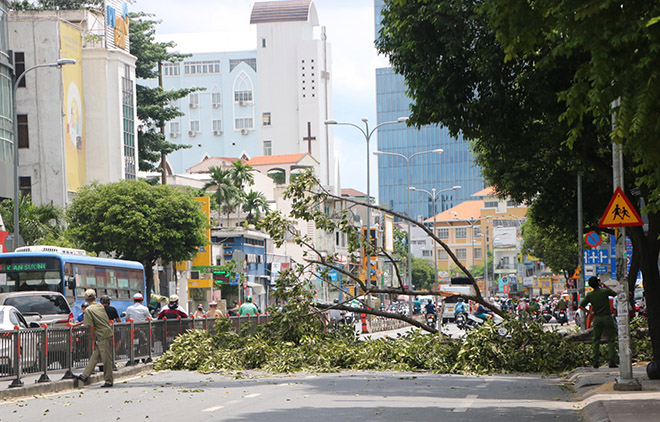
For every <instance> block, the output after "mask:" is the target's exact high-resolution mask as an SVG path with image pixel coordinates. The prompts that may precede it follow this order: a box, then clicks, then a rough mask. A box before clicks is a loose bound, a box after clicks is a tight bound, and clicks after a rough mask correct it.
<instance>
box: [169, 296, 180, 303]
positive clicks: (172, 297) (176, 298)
mask: <svg viewBox="0 0 660 422" xmlns="http://www.w3.org/2000/svg"><path fill="white" fill-rule="evenodd" d="M178 301H179V296H177V295H170V302H178Z"/></svg>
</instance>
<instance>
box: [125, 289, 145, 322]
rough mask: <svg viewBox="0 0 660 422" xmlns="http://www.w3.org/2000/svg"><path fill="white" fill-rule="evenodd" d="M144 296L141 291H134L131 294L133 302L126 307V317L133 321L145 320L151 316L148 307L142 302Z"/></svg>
mask: <svg viewBox="0 0 660 422" xmlns="http://www.w3.org/2000/svg"><path fill="white" fill-rule="evenodd" d="M143 300H144V297H143V296H142V293H135V294H134V295H133V304H132V305H131V306H129V307H128V308H126V319H127V320H129V319H132V320H133V322H145V321H146V320H147V319H148V318H151V313H149V308H147V307H146V306H144V305H143V304H142V301H143Z"/></svg>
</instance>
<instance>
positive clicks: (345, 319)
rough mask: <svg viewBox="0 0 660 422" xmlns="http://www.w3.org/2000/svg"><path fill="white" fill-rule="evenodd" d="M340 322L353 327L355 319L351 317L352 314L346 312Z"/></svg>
mask: <svg viewBox="0 0 660 422" xmlns="http://www.w3.org/2000/svg"><path fill="white" fill-rule="evenodd" d="M341 322H343V323H344V324H346V325H353V323H354V322H355V317H354V316H353V312H346V313H345V314H344V317H343V318H342V320H341Z"/></svg>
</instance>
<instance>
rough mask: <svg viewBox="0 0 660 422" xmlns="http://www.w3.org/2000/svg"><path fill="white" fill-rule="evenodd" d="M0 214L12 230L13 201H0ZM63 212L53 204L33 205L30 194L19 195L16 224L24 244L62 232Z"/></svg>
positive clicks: (6, 225)
mask: <svg viewBox="0 0 660 422" xmlns="http://www.w3.org/2000/svg"><path fill="white" fill-rule="evenodd" d="M0 214H1V215H2V220H4V222H5V227H6V228H7V230H8V231H9V232H13V231H14V201H13V200H12V199H6V200H4V201H2V202H1V203H0ZM63 216H64V212H63V211H62V210H61V209H60V208H57V207H56V206H55V205H53V204H46V205H34V204H33V203H32V200H31V198H30V195H25V196H23V195H22V194H21V195H20V199H19V203H18V219H19V220H18V224H19V229H20V233H21V237H23V239H24V240H25V244H26V245H33V244H35V243H36V242H38V241H40V240H41V239H43V238H46V237H49V236H51V237H57V236H58V235H59V234H61V232H62V225H61V224H62V219H63Z"/></svg>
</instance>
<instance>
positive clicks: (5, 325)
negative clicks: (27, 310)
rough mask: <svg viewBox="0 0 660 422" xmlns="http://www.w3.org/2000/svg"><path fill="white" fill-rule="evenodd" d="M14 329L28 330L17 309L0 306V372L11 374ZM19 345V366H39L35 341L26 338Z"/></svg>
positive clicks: (37, 348)
mask: <svg viewBox="0 0 660 422" xmlns="http://www.w3.org/2000/svg"><path fill="white" fill-rule="evenodd" d="M14 327H18V328H19V330H24V329H26V328H28V323H27V321H26V320H25V318H24V317H23V315H21V313H20V312H19V310H18V309H16V308H14V307H13V306H0V371H1V372H2V373H13V372H12V371H13V363H14V356H15V349H14V347H15V346H14V339H15V337H14V335H13V333H12V331H13V330H14ZM22 340H23V341H21V344H20V355H21V357H22V359H21V365H22V366H23V367H36V366H37V365H39V353H38V350H39V347H38V342H37V339H36V338H34V337H27V338H25V339H22Z"/></svg>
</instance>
